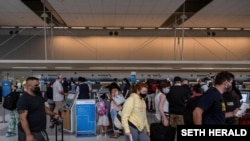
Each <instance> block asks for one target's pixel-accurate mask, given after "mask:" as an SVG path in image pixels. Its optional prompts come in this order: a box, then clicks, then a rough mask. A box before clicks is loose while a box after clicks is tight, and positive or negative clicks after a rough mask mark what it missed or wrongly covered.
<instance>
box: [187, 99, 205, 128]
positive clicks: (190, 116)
mask: <svg viewBox="0 0 250 141" xmlns="http://www.w3.org/2000/svg"><path fill="white" fill-rule="evenodd" d="M200 98H201V96H196V97H194V98H191V99H189V100H188V102H187V105H186V108H185V110H184V112H183V118H184V122H185V125H194V123H193V110H194V109H195V107H196V105H197V104H198V102H199V100H200Z"/></svg>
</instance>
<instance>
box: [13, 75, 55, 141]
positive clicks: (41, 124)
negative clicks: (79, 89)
mask: <svg viewBox="0 0 250 141" xmlns="http://www.w3.org/2000/svg"><path fill="white" fill-rule="evenodd" d="M25 89H26V91H25V92H24V93H23V94H22V95H21V96H20V97H19V100H18V102H17V111H18V114H19V120H20V122H19V123H18V141H49V138H48V134H47V132H46V124H47V121H46V119H47V118H46V114H47V115H50V116H52V117H54V118H55V119H56V118H58V117H59V115H57V114H56V113H54V112H52V111H51V110H50V109H49V108H48V107H47V106H45V101H44V99H43V97H42V94H41V92H40V87H39V79H38V78H36V77H28V78H27V79H26V84H25Z"/></svg>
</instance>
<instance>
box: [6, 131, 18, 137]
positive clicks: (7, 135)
mask: <svg viewBox="0 0 250 141" xmlns="http://www.w3.org/2000/svg"><path fill="white" fill-rule="evenodd" d="M13 136H16V133H13V132H7V133H6V134H5V137H13Z"/></svg>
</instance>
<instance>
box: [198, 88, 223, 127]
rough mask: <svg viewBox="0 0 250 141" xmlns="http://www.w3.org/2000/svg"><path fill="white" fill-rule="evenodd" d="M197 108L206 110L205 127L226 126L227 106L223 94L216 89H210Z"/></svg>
mask: <svg viewBox="0 0 250 141" xmlns="http://www.w3.org/2000/svg"><path fill="white" fill-rule="evenodd" d="M197 107H200V108H201V109H203V110H204V112H203V115H202V124H203V125H223V124H225V119H226V117H225V111H226V106H225V103H224V100H223V96H222V94H221V93H220V92H219V91H218V90H217V89H216V88H210V89H209V90H207V91H206V92H205V93H204V94H203V95H202V96H201V98H200V100H199V102H198V104H197Z"/></svg>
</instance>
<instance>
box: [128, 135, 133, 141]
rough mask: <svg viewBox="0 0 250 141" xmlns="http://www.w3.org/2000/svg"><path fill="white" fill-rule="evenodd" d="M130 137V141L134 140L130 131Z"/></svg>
mask: <svg viewBox="0 0 250 141" xmlns="http://www.w3.org/2000/svg"><path fill="white" fill-rule="evenodd" d="M129 139H130V141H133V138H132V134H131V133H130V135H129Z"/></svg>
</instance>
